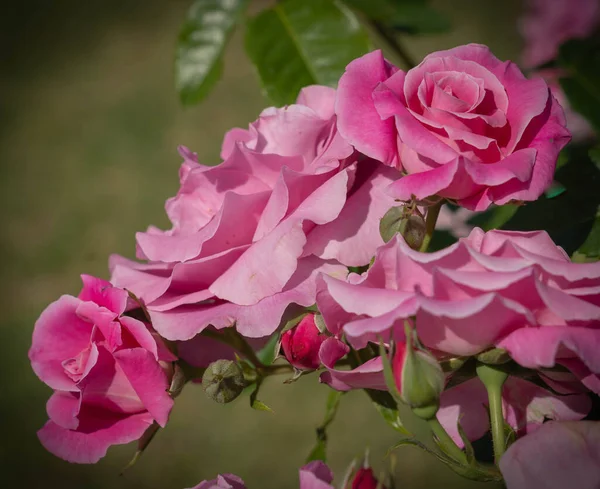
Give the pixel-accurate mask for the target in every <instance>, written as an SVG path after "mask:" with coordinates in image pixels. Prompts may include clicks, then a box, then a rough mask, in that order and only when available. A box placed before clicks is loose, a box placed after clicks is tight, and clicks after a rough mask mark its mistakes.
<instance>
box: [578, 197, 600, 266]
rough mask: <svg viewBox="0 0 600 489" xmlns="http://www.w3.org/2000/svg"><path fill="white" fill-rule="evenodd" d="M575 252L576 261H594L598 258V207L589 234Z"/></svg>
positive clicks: (599, 229) (599, 226) (599, 214)
mask: <svg viewBox="0 0 600 489" xmlns="http://www.w3.org/2000/svg"><path fill="white" fill-rule="evenodd" d="M575 254H576V255H577V256H578V260H577V261H588V259H592V260H593V261H595V260H598V259H599V258H600V208H599V209H598V212H597V213H596V219H595V220H594V224H593V226H592V230H591V231H590V234H588V237H587V238H586V240H585V241H584V243H583V244H582V245H581V247H580V248H579V249H578V250H577V251H576V252H575ZM580 255H583V257H584V258H581V257H580ZM574 259H575V257H574Z"/></svg>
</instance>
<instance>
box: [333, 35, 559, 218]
mask: <svg viewBox="0 0 600 489" xmlns="http://www.w3.org/2000/svg"><path fill="white" fill-rule="evenodd" d="M336 114H337V116H338V128H339V131H340V133H341V134H342V135H343V136H344V137H345V138H346V139H347V140H348V141H349V142H350V143H351V144H353V145H354V147H355V148H356V149H357V150H358V151H360V152H362V153H364V154H365V155H367V156H369V157H371V158H373V159H375V160H378V161H380V162H382V163H384V164H385V165H389V166H391V167H394V168H397V169H398V170H401V171H402V172H403V173H405V174H406V176H404V177H403V178H400V179H399V180H397V181H396V182H394V183H393V184H392V185H391V186H390V187H389V193H390V194H391V195H393V196H394V197H395V198H397V199H400V200H409V199H411V196H415V197H416V198H417V199H425V198H426V197H429V196H432V195H439V196H442V197H445V198H448V199H453V200H456V201H458V203H459V205H461V206H463V207H466V208H468V209H471V210H477V211H480V210H485V209H486V208H487V207H488V206H489V205H490V204H491V203H496V204H505V203H507V202H510V201H512V200H525V201H531V200H535V199H537V198H538V197H539V196H540V195H541V194H542V193H543V192H544V190H545V189H546V188H547V187H548V186H549V185H550V183H551V182H552V176H553V174H554V168H555V166H556V160H557V157H558V153H559V152H560V150H561V149H562V148H563V147H564V146H565V144H567V142H568V141H569V132H568V131H567V130H566V129H565V119H564V114H563V111H562V109H561V107H560V106H559V105H558V103H557V102H556V100H555V98H554V97H553V96H552V95H551V93H550V91H549V89H548V86H547V85H546V83H545V82H544V81H543V80H541V79H539V78H537V79H534V80H528V79H526V78H525V77H524V76H523V74H522V73H521V71H520V70H519V68H518V67H517V66H516V65H515V64H514V63H512V62H510V61H507V62H501V61H500V60H498V59H497V58H496V57H495V56H494V55H492V53H491V52H490V51H489V49H488V48H487V47H485V46H481V45H477V44H469V45H466V46H460V47H457V48H454V49H450V50H448V51H440V52H436V53H432V54H430V55H429V56H427V57H426V58H425V59H424V60H423V61H422V62H421V64H419V65H418V66H417V67H415V68H413V69H411V70H409V71H408V72H404V71H401V70H399V69H398V68H396V67H395V66H393V65H391V64H390V63H388V62H387V61H386V60H385V59H384V58H383V56H382V54H381V52H380V51H374V52H372V53H369V54H366V55H365V56H363V57H361V58H359V59H356V60H354V61H353V62H351V63H350V64H349V65H348V66H347V67H346V72H345V73H344V75H342V77H341V79H340V82H339V88H338V95H337V100H336Z"/></svg>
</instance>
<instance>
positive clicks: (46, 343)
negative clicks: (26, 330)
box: [29, 295, 92, 391]
mask: <svg viewBox="0 0 600 489" xmlns="http://www.w3.org/2000/svg"><path fill="white" fill-rule="evenodd" d="M79 304H81V301H80V300H79V299H77V298H75V297H72V296H70V295H63V296H62V297H61V298H60V299H58V300H57V301H56V302H53V303H52V304H50V305H49V306H48V307H47V308H46V309H45V310H44V311H43V312H42V314H41V315H40V317H39V319H38V320H37V321H36V323H35V328H34V330H33V340H32V344H31V348H30V350H29V360H30V361H31V367H32V368H33V371H34V372H35V373H36V375H37V376H38V377H39V378H40V380H41V381H42V382H44V383H46V384H48V385H49V386H50V387H52V388H53V389H57V390H64V391H75V390H76V388H75V385H74V383H73V381H72V380H71V379H70V378H69V377H68V376H67V374H66V373H65V371H64V367H63V365H62V364H63V361H65V360H68V359H69V358H74V357H76V356H77V355H78V354H79V353H80V352H81V351H83V350H85V349H86V348H88V346H89V344H90V338H91V334H92V325H91V324H89V323H87V322H86V321H83V320H82V319H80V318H79V317H78V316H77V315H76V314H75V311H76V309H77V307H78V306H79Z"/></svg>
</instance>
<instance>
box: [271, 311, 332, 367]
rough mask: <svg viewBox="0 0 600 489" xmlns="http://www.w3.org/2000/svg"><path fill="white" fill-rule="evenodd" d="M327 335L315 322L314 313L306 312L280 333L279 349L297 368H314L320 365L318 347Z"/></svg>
mask: <svg viewBox="0 0 600 489" xmlns="http://www.w3.org/2000/svg"><path fill="white" fill-rule="evenodd" d="M326 339H327V335H325V334H322V333H321V331H320V330H319V328H318V327H317V324H316V323H315V315H314V314H307V315H306V316H304V317H303V318H302V321H300V323H298V326H296V327H295V328H292V329H290V330H288V331H286V332H285V333H283V334H282V335H281V349H282V350H283V355H284V356H285V358H286V360H287V361H288V362H290V364H291V365H292V366H293V367H296V368H297V369H299V370H315V369H317V368H319V366H320V365H321V360H320V359H319V349H320V348H321V345H322V344H323V342H324V341H325V340H326Z"/></svg>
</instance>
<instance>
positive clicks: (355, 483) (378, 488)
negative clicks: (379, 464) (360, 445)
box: [348, 467, 386, 489]
mask: <svg viewBox="0 0 600 489" xmlns="http://www.w3.org/2000/svg"><path fill="white" fill-rule="evenodd" d="M348 489H386V487H385V486H384V485H383V484H380V482H379V481H378V480H377V478H376V477H375V474H374V473H373V469H372V468H371V467H361V468H360V469H358V471H357V472H356V474H354V477H353V478H352V484H351V485H350V486H349V487H348Z"/></svg>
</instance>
